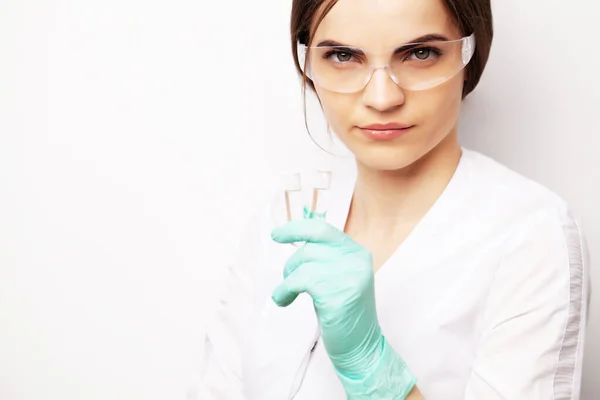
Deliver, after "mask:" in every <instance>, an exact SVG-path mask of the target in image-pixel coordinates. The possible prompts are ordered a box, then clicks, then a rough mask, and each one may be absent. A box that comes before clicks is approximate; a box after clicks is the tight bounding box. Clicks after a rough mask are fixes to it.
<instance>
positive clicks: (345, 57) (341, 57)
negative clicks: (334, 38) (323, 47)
mask: <svg viewBox="0 0 600 400" xmlns="http://www.w3.org/2000/svg"><path fill="white" fill-rule="evenodd" d="M335 56H336V57H337V60H338V61H340V62H348V61H350V59H351V58H352V54H350V53H345V52H343V51H338V52H337V53H335Z"/></svg>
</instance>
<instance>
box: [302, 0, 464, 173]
mask: <svg viewBox="0 0 600 400" xmlns="http://www.w3.org/2000/svg"><path fill="white" fill-rule="evenodd" d="M431 34H435V35H438V36H444V37H446V38H448V40H457V39H460V38H461V32H460V31H459V30H458V28H457V27H456V26H455V24H454V23H453V21H452V19H451V16H450V14H449V13H448V12H447V11H446V8H445V6H444V4H443V3H442V0H339V1H338V2H337V4H336V5H335V6H334V7H333V8H332V9H331V11H330V12H329V13H328V14H327V15H326V16H325V18H324V19H323V21H322V22H321V24H320V25H319V26H318V28H317V30H316V32H315V34H314V39H313V42H312V46H317V45H318V44H319V43H322V42H323V41H326V40H330V41H335V42H338V43H341V44H343V45H344V46H351V47H357V48H361V49H365V50H366V51H370V52H374V53H376V54H377V55H374V56H372V57H371V58H373V60H372V61H373V62H374V65H383V64H386V63H387V62H389V61H390V60H391V59H392V58H393V57H394V56H393V55H392V53H393V50H394V49H395V48H398V47H400V46H402V45H403V44H407V43H412V42H413V41H414V39H416V38H419V37H422V36H425V35H431ZM311 51H313V50H311ZM458 51H460V47H459V49H458ZM314 55H316V53H315V54H313V55H311V56H310V57H314ZM416 56H418V57H416ZM430 56H431V57H435V55H433V54H430V55H428V54H426V53H421V54H419V55H415V54H413V55H412V60H413V61H411V62H420V61H422V60H421V58H425V59H427V58H429V57H430ZM334 57H337V58H336V59H335V61H337V62H339V61H340V60H341V61H342V62H363V63H364V60H365V58H364V57H363V58H362V60H363V61H358V59H357V60H353V59H351V58H349V56H348V55H347V54H343V55H339V54H338V55H337V56H334ZM415 57H416V58H415ZM369 61H371V60H370V59H369ZM425 62H431V60H430V61H425ZM336 65H337V67H340V65H339V64H336ZM341 67H343V66H341ZM463 82H464V70H462V71H461V72H460V73H458V74H457V75H456V76H454V77H453V78H452V79H450V80H448V81H446V82H445V83H443V84H441V85H439V86H435V87H433V88H431V89H427V90H422V91H408V90H405V89H402V88H401V87H400V86H398V85H396V84H395V83H394V81H393V80H392V79H391V77H390V76H389V75H388V74H387V72H386V70H385V69H378V70H376V71H375V73H374V75H373V76H372V77H371V79H370V81H369V83H368V84H367V86H365V87H364V89H363V90H362V91H359V92H356V93H338V92H333V91H330V90H328V89H325V88H324V87H322V86H319V84H318V82H315V88H316V91H317V95H318V96H319V99H320V101H321V104H322V107H323V110H324V113H325V117H326V119H327V121H328V123H329V125H330V127H331V128H332V130H333V131H334V132H335V133H336V134H337V135H338V137H339V138H340V140H342V142H344V144H345V145H346V146H347V147H348V148H349V149H350V150H351V151H352V152H353V153H354V155H355V156H356V159H357V161H358V162H359V163H360V164H362V165H364V166H366V167H368V168H372V169H376V170H398V169H401V168H404V167H406V166H409V165H411V164H412V163H414V162H415V161H417V160H419V159H420V158H421V157H423V156H424V155H425V154H427V153H428V152H429V151H430V150H432V149H433V148H435V147H436V146H437V145H438V144H440V143H441V142H442V141H444V139H447V140H455V138H456V130H457V125H458V117H459V110H460V105H461V98H462V88H463ZM388 123H398V124H400V125H403V126H409V127H410V128H408V129H406V130H403V131H401V132H400V133H401V135H400V136H395V137H394V136H392V137H388V138H386V139H382V138H381V137H380V136H377V137H376V138H374V137H373V133H374V132H372V131H371V132H369V131H368V130H366V129H363V128H364V127H365V126H368V125H372V124H388ZM375 133H377V132H375Z"/></svg>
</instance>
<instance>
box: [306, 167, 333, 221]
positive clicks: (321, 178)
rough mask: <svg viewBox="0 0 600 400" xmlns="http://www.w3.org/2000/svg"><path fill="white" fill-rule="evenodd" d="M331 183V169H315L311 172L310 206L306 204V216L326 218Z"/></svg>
mask: <svg viewBox="0 0 600 400" xmlns="http://www.w3.org/2000/svg"><path fill="white" fill-rule="evenodd" d="M330 185H331V172H330V171H321V170H319V171H315V172H313V173H311V174H310V177H309V186H310V188H311V191H310V199H309V201H308V204H309V205H308V206H305V209H304V217H305V218H318V219H325V218H326V217H327V208H328V207H329V188H330Z"/></svg>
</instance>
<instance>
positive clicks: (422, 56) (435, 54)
mask: <svg viewBox="0 0 600 400" xmlns="http://www.w3.org/2000/svg"><path fill="white" fill-rule="evenodd" d="M441 55H442V52H441V51H440V50H438V49H436V48H434V47H420V48H418V49H414V50H411V51H410V52H409V53H408V54H407V56H406V59H407V60H410V59H412V60H416V61H432V60H434V59H436V58H439V57H440V56H441Z"/></svg>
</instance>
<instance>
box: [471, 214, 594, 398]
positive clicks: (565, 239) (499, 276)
mask: <svg viewBox="0 0 600 400" xmlns="http://www.w3.org/2000/svg"><path fill="white" fill-rule="evenodd" d="M535 214H536V215H535V216H534V217H532V218H531V219H530V220H529V221H527V222H525V223H523V225H522V226H521V227H520V228H519V229H518V231H516V232H514V234H513V235H511V237H510V239H509V240H508V246H507V250H508V251H507V252H506V253H505V256H504V257H503V259H502V260H501V263H500V265H499V268H498V270H497V272H496V276H495V280H494V283H493V286H492V290H491V292H490V294H489V298H488V300H487V304H486V308H485V317H484V325H483V327H484V329H483V334H482V336H481V337H480V342H479V345H478V348H477V353H476V362H475V363H474V366H473V369H472V375H471V378H470V381H469V383H468V386H467V388H466V393H465V399H466V400H496V399H511V400H512V399H514V400H577V399H579V395H580V384H581V370H582V355H583V347H584V342H585V326H586V322H587V310H588V306H589V300H590V298H589V296H590V289H589V288H590V284H589V278H588V277H589V272H588V265H587V264H588V257H587V251H586V245H585V241H584V239H583V236H582V234H581V230H580V229H579V226H578V224H577V221H576V219H575V218H574V217H573V215H572V213H571V212H570V211H569V209H568V208H567V206H561V207H558V209H556V208H555V209H552V210H545V211H539V212H536V213H535Z"/></svg>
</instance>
